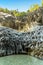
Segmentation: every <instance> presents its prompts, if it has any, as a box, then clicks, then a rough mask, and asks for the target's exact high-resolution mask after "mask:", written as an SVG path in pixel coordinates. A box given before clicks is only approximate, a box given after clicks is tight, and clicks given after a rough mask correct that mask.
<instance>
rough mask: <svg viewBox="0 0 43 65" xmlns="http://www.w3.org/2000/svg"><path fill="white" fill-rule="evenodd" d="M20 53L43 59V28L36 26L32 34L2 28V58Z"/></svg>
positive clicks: (0, 53) (0, 51)
mask: <svg viewBox="0 0 43 65" xmlns="http://www.w3.org/2000/svg"><path fill="white" fill-rule="evenodd" d="M18 53H19V54H21V53H28V54H29V55H32V56H35V57H39V58H43V26H36V27H34V28H33V31H31V32H18V31H16V30H14V29H11V28H8V27H0V56H5V55H11V54H18Z"/></svg>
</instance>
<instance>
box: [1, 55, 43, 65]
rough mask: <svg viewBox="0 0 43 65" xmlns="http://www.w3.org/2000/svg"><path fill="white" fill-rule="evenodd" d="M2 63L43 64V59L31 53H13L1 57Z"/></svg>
mask: <svg viewBox="0 0 43 65" xmlns="http://www.w3.org/2000/svg"><path fill="white" fill-rule="evenodd" d="M0 65H43V60H39V59H37V58H34V57H31V56H29V55H11V56H5V57H0Z"/></svg>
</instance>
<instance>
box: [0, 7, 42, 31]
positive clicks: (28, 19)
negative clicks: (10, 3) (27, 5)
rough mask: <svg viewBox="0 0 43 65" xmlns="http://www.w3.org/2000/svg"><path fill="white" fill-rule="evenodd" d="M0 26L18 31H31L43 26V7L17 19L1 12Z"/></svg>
mask: <svg viewBox="0 0 43 65" xmlns="http://www.w3.org/2000/svg"><path fill="white" fill-rule="evenodd" d="M0 25H2V26H6V27H10V28H13V29H16V30H18V31H30V29H31V28H32V27H34V26H36V25H43V7H40V8H39V9H37V10H35V11H33V12H28V13H27V14H26V15H24V16H23V17H19V16H18V17H15V16H12V15H11V14H7V13H3V12H0Z"/></svg>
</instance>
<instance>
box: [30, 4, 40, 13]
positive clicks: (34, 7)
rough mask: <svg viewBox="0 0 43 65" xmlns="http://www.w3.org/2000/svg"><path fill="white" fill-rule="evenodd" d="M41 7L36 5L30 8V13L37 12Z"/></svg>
mask: <svg viewBox="0 0 43 65" xmlns="http://www.w3.org/2000/svg"><path fill="white" fill-rule="evenodd" d="M39 7H40V6H39V5H38V4H34V5H32V6H31V7H30V9H29V11H30V12H32V11H34V10H37V9H38V8H39Z"/></svg>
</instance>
